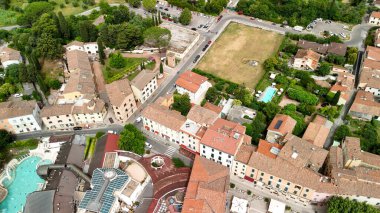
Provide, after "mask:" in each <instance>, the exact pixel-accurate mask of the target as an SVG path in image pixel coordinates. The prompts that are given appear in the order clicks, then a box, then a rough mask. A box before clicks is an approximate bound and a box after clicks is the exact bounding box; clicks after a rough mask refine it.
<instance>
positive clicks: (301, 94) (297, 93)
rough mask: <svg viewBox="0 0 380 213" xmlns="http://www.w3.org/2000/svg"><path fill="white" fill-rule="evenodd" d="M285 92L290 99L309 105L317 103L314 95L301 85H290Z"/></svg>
mask: <svg viewBox="0 0 380 213" xmlns="http://www.w3.org/2000/svg"><path fill="white" fill-rule="evenodd" d="M287 94H288V97H289V98H290V99H293V100H296V101H299V102H301V103H305V104H309V105H317V103H318V101H319V99H318V97H317V96H316V95H314V94H312V93H310V92H308V91H305V90H304V89H303V88H302V87H299V86H292V87H290V88H289V89H288V91H287Z"/></svg>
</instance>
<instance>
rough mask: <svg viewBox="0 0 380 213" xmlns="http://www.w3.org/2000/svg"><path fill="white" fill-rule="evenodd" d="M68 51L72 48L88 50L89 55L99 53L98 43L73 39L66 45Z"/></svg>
mask: <svg viewBox="0 0 380 213" xmlns="http://www.w3.org/2000/svg"><path fill="white" fill-rule="evenodd" d="M65 48H66V52H68V51H72V50H80V51H83V52H86V53H87V54H88V55H96V54H98V44H97V43H96V42H86V43H84V42H80V41H72V42H70V43H68V44H67V45H65Z"/></svg>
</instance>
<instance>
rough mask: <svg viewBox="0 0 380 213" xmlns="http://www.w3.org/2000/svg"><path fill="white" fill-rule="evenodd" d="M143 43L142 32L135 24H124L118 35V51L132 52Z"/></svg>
mask: <svg viewBox="0 0 380 213" xmlns="http://www.w3.org/2000/svg"><path fill="white" fill-rule="evenodd" d="M142 43H143V38H142V32H141V30H140V28H139V27H137V26H135V25H134V24H127V25H125V24H122V25H121V26H120V29H119V32H118V33H117V39H116V47H117V48H118V49H127V50H131V49H133V48H134V47H135V46H137V45H141V44H142Z"/></svg>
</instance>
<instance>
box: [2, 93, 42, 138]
mask: <svg viewBox="0 0 380 213" xmlns="http://www.w3.org/2000/svg"><path fill="white" fill-rule="evenodd" d="M41 126H42V121H41V119H40V107H39V106H38V104H37V102H36V101H34V100H32V101H8V102H2V103H0V129H5V130H7V131H10V132H12V133H15V134H17V133H25V132H33V131H38V130H41Z"/></svg>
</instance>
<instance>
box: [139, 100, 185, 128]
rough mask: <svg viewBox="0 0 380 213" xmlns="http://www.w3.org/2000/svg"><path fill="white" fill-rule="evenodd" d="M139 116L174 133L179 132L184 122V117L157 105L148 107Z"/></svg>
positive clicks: (153, 104)
mask: <svg viewBox="0 0 380 213" xmlns="http://www.w3.org/2000/svg"><path fill="white" fill-rule="evenodd" d="M141 115H142V116H143V117H145V118H148V119H150V120H153V121H155V122H157V123H159V124H161V125H164V126H166V127H168V128H170V129H172V130H176V131H179V130H180V128H181V126H182V125H183V124H184V123H185V122H186V117H185V116H183V115H181V113H180V112H178V111H175V110H170V109H168V108H166V107H164V106H162V105H159V104H157V103H152V104H150V105H148V106H147V107H146V108H145V109H144V110H143V111H142V113H141Z"/></svg>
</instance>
